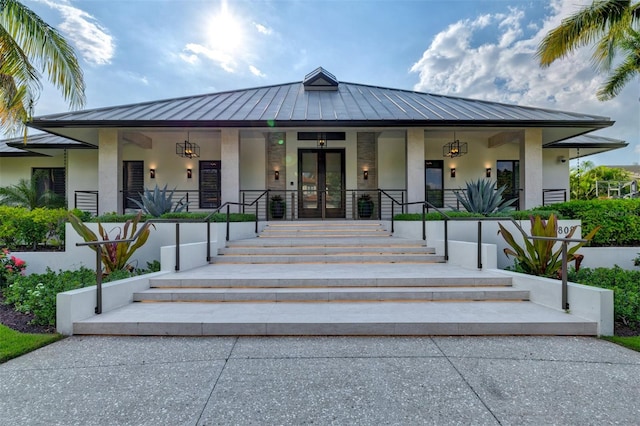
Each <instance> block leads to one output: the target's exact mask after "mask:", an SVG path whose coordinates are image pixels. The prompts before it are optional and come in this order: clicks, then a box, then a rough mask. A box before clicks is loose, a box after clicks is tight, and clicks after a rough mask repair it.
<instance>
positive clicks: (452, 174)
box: [451, 167, 456, 178]
mask: <svg viewBox="0 0 640 426" xmlns="http://www.w3.org/2000/svg"><path fill="white" fill-rule="evenodd" d="M451 177H452V178H454V177H456V168H455V167H452V168H451Z"/></svg>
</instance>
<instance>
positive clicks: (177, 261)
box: [76, 190, 269, 314]
mask: <svg viewBox="0 0 640 426" xmlns="http://www.w3.org/2000/svg"><path fill="white" fill-rule="evenodd" d="M268 193H269V191H268V190H267V191H264V192H263V193H262V194H261V195H260V196H259V197H258V198H256V199H255V200H254V201H253V202H252V203H249V204H246V203H236V202H231V201H229V202H226V203H224V204H223V205H221V206H220V207H218V208H217V209H216V210H214V211H213V212H212V213H210V214H208V215H207V216H206V217H205V218H204V219H147V220H146V221H144V222H143V223H142V226H141V227H140V229H139V230H138V231H137V232H136V233H135V234H134V235H133V236H132V237H131V238H127V239H124V240H102V241H85V242H82V243H76V246H98V247H97V248H96V308H95V313H96V314H101V313H102V257H101V253H102V249H101V246H103V245H105V244H121V243H130V242H133V241H135V240H137V239H138V237H139V236H140V234H141V233H142V232H143V231H144V230H145V228H146V226H144V225H146V224H151V223H175V224H176V257H175V270H176V271H179V270H180V223H181V222H185V223H200V222H206V223H207V262H209V261H211V218H212V217H213V215H214V214H216V213H219V212H220V209H222V208H224V207H226V208H227V212H226V214H227V218H226V219H227V226H226V241H229V214H230V212H229V207H230V206H232V205H242V206H248V207H250V206H252V205H254V204H255V206H256V221H255V223H256V224H255V232H256V233H258V205H259V203H258V201H259V200H260V199H261V198H262V197H263V196H264V195H265V194H268Z"/></svg>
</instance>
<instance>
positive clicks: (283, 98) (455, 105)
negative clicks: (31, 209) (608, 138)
mask: <svg viewBox="0 0 640 426" xmlns="http://www.w3.org/2000/svg"><path fill="white" fill-rule="evenodd" d="M118 121H122V122H123V125H125V124H135V123H136V122H143V123H156V122H157V123H159V124H161V123H162V122H172V123H180V122H189V123H191V124H194V123H197V122H207V123H212V122H220V123H224V122H232V123H234V124H235V125H237V126H239V127H242V125H243V123H246V124H247V125H248V126H249V125H254V124H255V122H268V121H275V122H278V124H279V125H283V124H285V123H286V122H296V123H304V122H313V123H314V124H316V123H318V122H320V123H326V124H329V125H330V124H332V122H337V121H339V122H344V123H348V122H351V121H353V122H370V123H372V124H373V123H376V124H381V125H384V124H390V123H393V122H398V121H401V122H404V123H409V124H411V123H415V124H416V125H437V124H438V123H439V122H454V123H455V122H457V121H460V122H465V123H469V122H478V123H485V124H486V123H493V122H495V123H502V122H504V121H507V122H513V123H517V122H529V121H533V122H540V124H541V125H544V122H568V123H595V122H600V123H602V122H608V121H609V118H608V117H601V116H595V115H588V114H580V113H573V112H564V111H554V110H548V109H542V108H533V107H524V106H518V105H508V104H501V103H495V102H488V101H481V100H473V99H465V98H456V97H450V96H441V95H433V94H430V93H422V92H414V91H407V90H400V89H389V88H383V87H377V86H367V85H362V84H354V83H344V82H341V83H340V85H339V87H338V90H337V91H322V90H320V91H310V90H309V91H306V90H305V89H304V86H303V84H302V83H288V84H282V85H275V86H266V87H259V88H254V89H246V90H237V91H229V92H220V93H213V94H206V95H199V96H191V97H183V98H175V99H167V100H160V101H153V102H145V103H138V104H132V105H122V106H115V107H107V108H98V109H91V110H84V111H77V112H66V113H61V114H53V115H47V116H42V117H37V118H35V119H34V120H33V123H32V125H33V127H49V126H55V124H56V123H58V124H60V125H62V124H64V125H87V124H90V123H94V124H99V123H100V122H118ZM344 123H342V124H344Z"/></svg>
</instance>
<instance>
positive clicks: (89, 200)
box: [73, 191, 100, 216]
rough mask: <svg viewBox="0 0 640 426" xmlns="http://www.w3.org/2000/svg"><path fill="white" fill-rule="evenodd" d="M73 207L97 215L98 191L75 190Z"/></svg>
mask: <svg viewBox="0 0 640 426" xmlns="http://www.w3.org/2000/svg"><path fill="white" fill-rule="evenodd" d="M73 207H74V208H76V209H78V210H82V211H84V212H89V213H91V214H92V215H93V216H97V215H98V212H99V211H100V210H99V206H98V191H76V192H75V193H74V194H73Z"/></svg>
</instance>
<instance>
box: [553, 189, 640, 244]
mask: <svg viewBox="0 0 640 426" xmlns="http://www.w3.org/2000/svg"><path fill="white" fill-rule="evenodd" d="M553 208H554V209H556V210H558V211H559V212H560V214H562V216H563V217H566V218H569V219H579V220H581V221H582V235H586V234H588V233H589V232H591V230H592V229H594V228H595V227H597V226H602V228H601V229H600V230H599V231H598V233H597V234H596V235H595V237H594V238H593V240H591V244H590V246H591V247H610V246H640V199H613V200H612V199H607V200H576V201H568V202H566V203H560V204H554V205H553Z"/></svg>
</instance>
